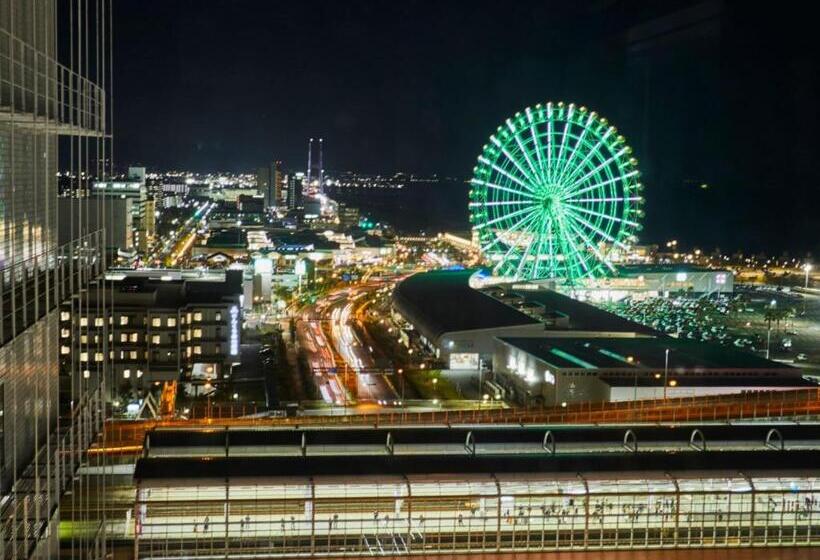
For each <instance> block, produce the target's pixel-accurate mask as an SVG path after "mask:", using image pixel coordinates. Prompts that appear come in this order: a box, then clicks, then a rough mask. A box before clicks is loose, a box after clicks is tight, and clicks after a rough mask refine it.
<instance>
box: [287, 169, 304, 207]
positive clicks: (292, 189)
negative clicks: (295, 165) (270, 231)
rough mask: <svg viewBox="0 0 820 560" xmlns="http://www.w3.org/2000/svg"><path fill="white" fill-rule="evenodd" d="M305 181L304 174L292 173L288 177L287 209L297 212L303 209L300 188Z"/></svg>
mask: <svg viewBox="0 0 820 560" xmlns="http://www.w3.org/2000/svg"><path fill="white" fill-rule="evenodd" d="M304 181H305V174H304V173H292V174H291V175H289V176H288V189H287V197H286V198H287V208H288V210H298V209H299V208H302V207H303V201H302V188H303V184H304Z"/></svg>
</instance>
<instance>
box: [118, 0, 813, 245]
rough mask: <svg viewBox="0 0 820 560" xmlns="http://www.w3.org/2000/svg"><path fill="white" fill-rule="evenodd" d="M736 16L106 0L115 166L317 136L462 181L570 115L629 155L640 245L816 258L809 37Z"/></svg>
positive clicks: (277, 152)
mask: <svg viewBox="0 0 820 560" xmlns="http://www.w3.org/2000/svg"><path fill="white" fill-rule="evenodd" d="M756 4H762V3H757V2H736V3H734V2H704V3H686V2H679V1H671V0H665V1H663V2H657V1H646V2H619V1H609V0H597V1H592V2H582V1H563V2H548V1H545V0H541V1H535V2H528V1H519V0H516V1H510V2H498V1H497V0H496V1H492V2H483V1H476V0H473V1H470V2H456V1H454V0H453V1H449V2H444V1H438V2H418V1H412V0H403V1H397V2H392V1H391V2H382V1H379V2H377V1H375V0H373V1H370V2H359V1H329V0H328V1H316V2H311V1H308V0H299V1H292V2H280V1H275V0H265V1H262V0H259V1H250V0H223V1H213V0H186V1H182V0H120V1H117V2H115V4H114V14H115V17H114V27H115V53H114V64H115V67H114V80H115V90H114V94H115V123H114V133H115V137H116V144H115V157H116V161H117V163H118V164H119V165H120V166H125V165H127V164H131V163H142V164H145V165H147V166H148V167H149V168H152V169H180V168H184V169H191V170H198V171H212V170H228V171H251V170H253V169H254V168H256V167H257V166H258V165H261V164H264V163H265V162H267V161H270V160H271V159H274V158H275V159H281V160H283V161H284V162H285V165H286V166H287V167H289V168H294V169H303V168H304V167H305V164H306V163H305V160H306V155H307V154H306V152H307V138H308V137H310V136H316V137H318V136H323V137H324V138H325V147H326V154H325V167H326V168H328V169H330V170H355V171H360V172H386V173H392V172H394V171H399V170H401V171H410V172H417V173H439V174H445V175H451V176H460V177H467V176H469V174H470V173H471V170H472V166H473V163H474V161H475V157H476V156H477V155H478V153H479V151H480V149H481V146H482V145H483V144H484V142H485V141H486V139H487V137H488V135H489V134H490V133H491V132H492V131H494V130H495V127H496V126H497V125H498V124H500V123H501V122H502V121H503V119H505V118H506V117H508V116H511V115H512V114H513V113H515V112H516V111H518V110H521V109H523V108H524V107H525V106H527V105H531V104H535V103H538V102H542V101H547V100H554V101H558V100H564V101H567V102H570V101H572V102H575V103H577V104H584V105H587V106H588V107H590V108H591V109H594V110H596V111H598V112H599V113H601V114H602V115H604V116H606V117H607V118H608V119H609V120H610V121H611V122H612V123H613V124H615V125H616V126H617V127H618V129H619V131H620V132H621V133H622V134H624V135H625V136H626V137H627V140H628V142H629V143H630V144H631V145H632V147H633V148H634V150H635V155H636V157H637V158H638V159H639V161H640V167H641V170H642V172H643V174H644V183H645V184H646V197H647V205H646V212H647V217H646V222H645V223H646V230H645V232H644V234H643V236H642V237H643V239H644V240H646V241H656V242H657V241H662V240H665V239H669V238H672V237H677V238H678V239H680V240H681V241H682V243H685V244H686V246H700V247H704V248H713V247H715V246H716V245H717V246H720V247H721V248H723V249H726V250H734V249H745V250H747V251H754V250H768V251H772V252H778V253H779V252H781V251H784V250H787V251H791V252H792V253H793V254H796V255H802V254H804V253H805V252H806V251H813V252H814V253H815V255H817V254H818V253H820V233H819V232H820V226H818V222H817V214H818V210H820V170H819V169H818V157H820V153H818V152H819V150H818V148H820V141H818V137H819V136H820V134H818V125H820V123H818V112H817V101H818V100H819V99H820V91H818V75H820V71H818V57H817V54H816V53H817V49H816V48H815V46H816V45H815V44H814V43H815V40H816V36H817V30H816V29H815V25H814V21H813V19H812V18H811V17H807V14H803V15H801V13H800V12H801V10H800V9H799V8H798V6H797V5H795V6H793V8H798V9H790V8H788V4H789V2H786V3H784V5H783V6H782V9H781V8H778V9H773V8H772V6H771V5H761V6H760V7H759V8H758V7H756V6H755V5H756ZM804 16H805V17H804ZM703 183H706V184H707V185H709V188H707V189H702V188H700V185H701V184H703ZM442 200H443V201H445V202H444V203H451V202H450V201H448V200H447V197H446V196H445V197H443V198H442ZM454 203H458V201H455V202H454ZM463 204H464V205H465V213H466V200H465V201H463Z"/></svg>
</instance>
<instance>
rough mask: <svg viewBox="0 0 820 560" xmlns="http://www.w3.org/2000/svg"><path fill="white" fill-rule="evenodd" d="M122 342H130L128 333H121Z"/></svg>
mask: <svg viewBox="0 0 820 560" xmlns="http://www.w3.org/2000/svg"><path fill="white" fill-rule="evenodd" d="M120 342H128V333H120Z"/></svg>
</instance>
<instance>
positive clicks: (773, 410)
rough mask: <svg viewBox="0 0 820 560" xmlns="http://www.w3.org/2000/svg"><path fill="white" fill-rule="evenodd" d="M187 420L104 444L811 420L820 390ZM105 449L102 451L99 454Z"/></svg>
mask: <svg viewBox="0 0 820 560" xmlns="http://www.w3.org/2000/svg"><path fill="white" fill-rule="evenodd" d="M191 412H192V417H189V418H188V419H185V420H168V419H165V420H162V419H160V420H142V421H110V422H109V423H108V424H107V426H106V431H107V438H106V441H107V442H108V443H109V445H110V446H111V449H110V450H106V451H110V452H111V453H126V454H129V453H139V452H140V450H141V446H142V442H143V439H144V436H145V432H146V431H148V430H151V429H153V428H155V427H178V428H186V427H187V428H196V427H213V426H226V425H227V426H246V427H267V426H271V427H273V426H282V427H285V426H401V425H445V426H446V425H452V424H622V423H623V424H628V423H679V422H701V423H702V422H732V421H755V420H758V421H765V420H784V419H786V420H789V419H794V420H811V419H818V418H820V390H818V389H805V390H796V391H772V392H758V393H748V394H738V395H724V396H712V397H685V398H677V399H668V400H666V401H662V400H646V401H634V402H617V403H610V402H596V403H578V404H575V405H569V406H567V407H554V408H508V409H499V408H494V409H482V410H479V409H472V410H441V411H433V412H403V411H394V412H382V413H373V414H349V415H344V416H342V415H339V416H297V417H290V418H271V417H253V416H245V415H247V414H253V413H254V412H255V408H253V407H252V406H243V405H234V406H231V405H229V404H225V405H223V406H217V405H213V406H212V407H211V408H210V414H209V415H207V416H206V415H204V414H202V415H199V413H201V412H202V411H191ZM99 451H103V450H102V449H98V450H96V452H99Z"/></svg>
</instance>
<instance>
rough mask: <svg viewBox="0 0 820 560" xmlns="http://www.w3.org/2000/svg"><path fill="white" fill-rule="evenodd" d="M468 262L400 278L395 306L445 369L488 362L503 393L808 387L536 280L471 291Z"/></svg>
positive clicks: (539, 398)
mask: <svg viewBox="0 0 820 560" xmlns="http://www.w3.org/2000/svg"><path fill="white" fill-rule="evenodd" d="M476 274H478V275H480V274H481V273H480V272H479V273H477V272H476V271H474V270H457V271H448V270H441V271H434V272H427V273H423V274H416V275H414V276H411V277H410V278H408V279H406V280H404V281H403V282H401V283H400V284H399V285H398V286H397V287H396V289H395V290H394V294H393V309H394V311H395V314H396V315H397V316H399V317H400V320H403V321H405V322H406V323H407V330H409V331H410V332H411V333H412V334H413V335H414V336H415V337H416V338H417V340H418V341H419V343H420V344H421V345H422V346H424V347H425V348H426V349H427V350H428V351H429V352H431V353H432V354H433V355H434V356H436V357H437V359H438V360H440V361H441V362H443V364H444V365H445V367H448V368H449V369H451V370H475V371H476V372H478V371H479V369H480V368H481V366H482V364H483V365H484V366H486V369H489V365H490V364H492V376H493V380H494V382H495V383H496V384H497V386H500V387H501V388H503V391H504V397H505V398H506V399H508V400H511V401H514V402H518V403H521V404H539V403H544V404H548V405H560V404H562V403H565V402H566V403H569V402H580V401H620V400H630V399H642V398H663V397H665V396H667V397H671V396H675V397H680V396H694V395H704V394H724V393H737V392H742V391H749V390H758V391H759V390H777V389H790V388H802V387H806V386H811V385H812V384H811V382H809V381H807V380H805V379H804V378H803V377H802V374H801V372H800V370H799V369H796V368H793V367H790V366H787V365H784V364H781V363H778V362H773V361H770V360H766V359H763V358H761V357H759V356H757V355H754V354H750V353H747V352H742V351H737V350H734V349H730V348H726V347H723V346H716V345H710V344H704V343H700V342H692V341H683V340H679V339H676V338H672V337H669V336H667V335H665V334H663V333H661V332H659V331H656V330H654V329H652V328H650V327H647V326H645V325H642V324H640V323H636V322H633V321H630V320H627V319H624V318H622V317H619V316H617V315H614V314H612V313H609V312H607V311H604V310H602V309H599V308H597V307H595V306H592V305H589V304H587V303H584V302H581V301H578V300H576V299H573V298H570V297H568V296H566V295H563V294H560V293H558V292H555V291H553V290H549V289H546V287H545V286H544V285H542V284H538V283H531V284H518V283H517V284H507V285H504V284H497V283H496V284H492V285H489V286H487V287H486V288H482V289H475V288H473V287H471V284H472V285H481V282H475V280H476V278H475V276H476Z"/></svg>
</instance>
